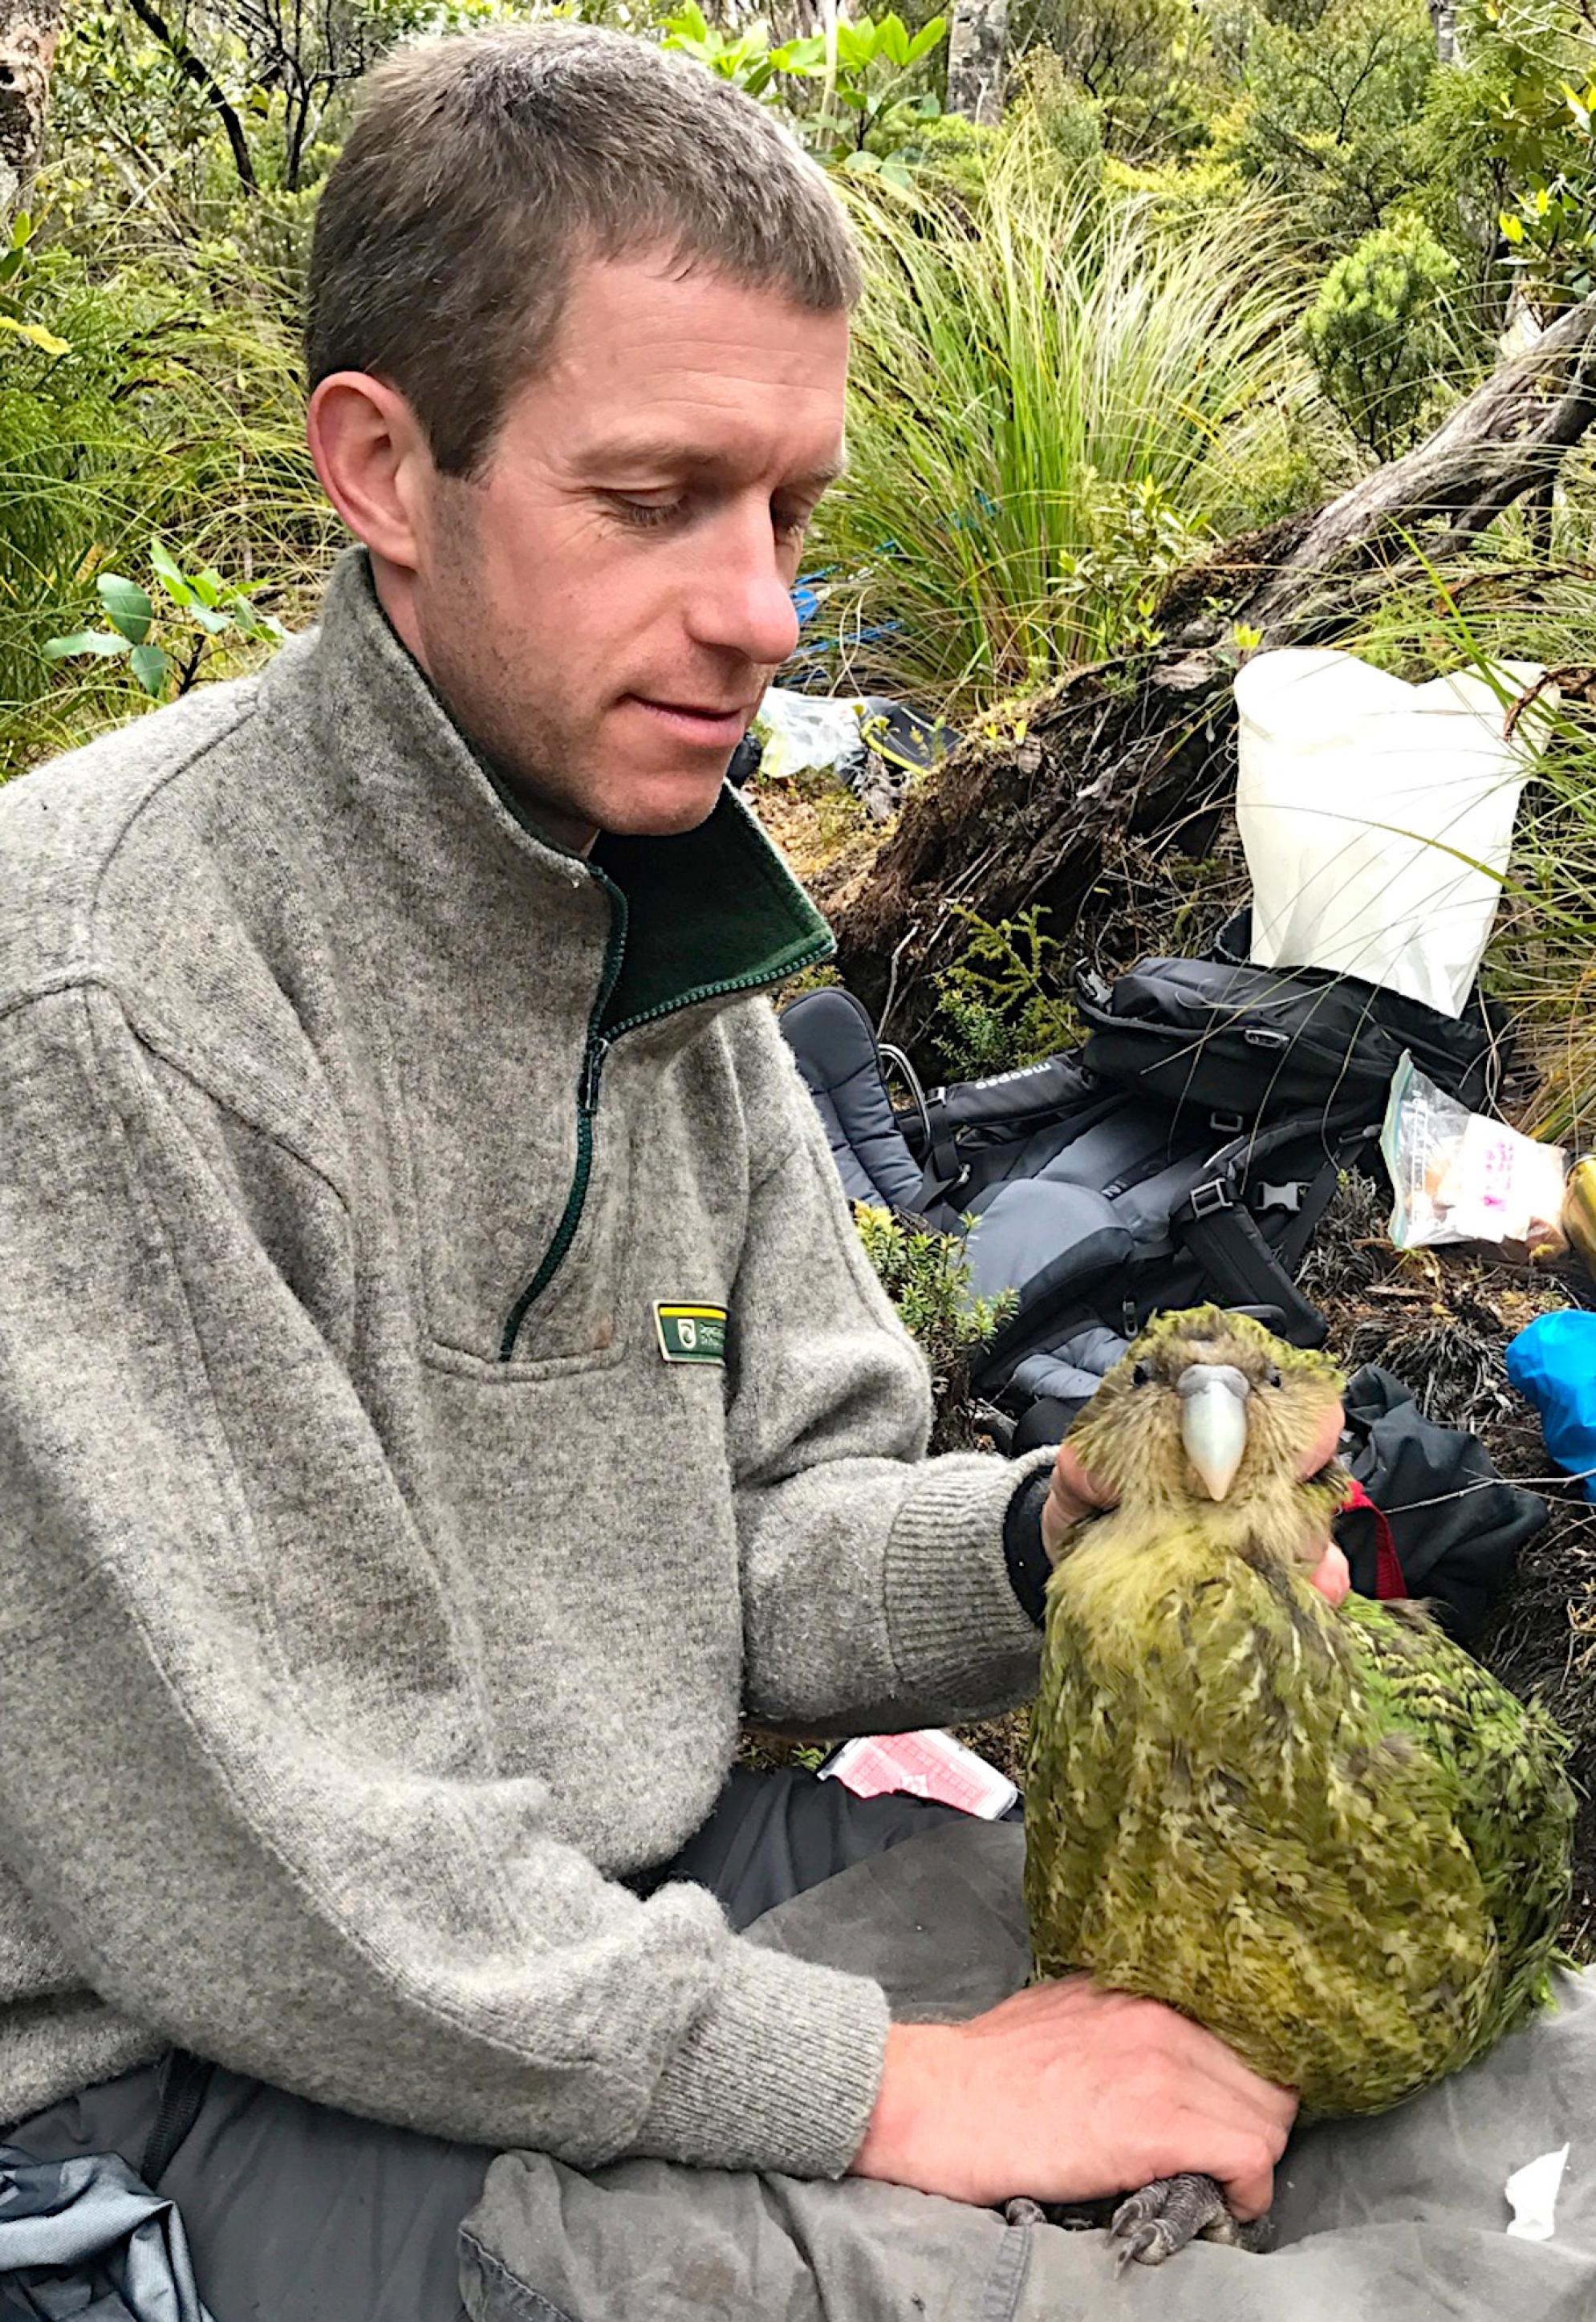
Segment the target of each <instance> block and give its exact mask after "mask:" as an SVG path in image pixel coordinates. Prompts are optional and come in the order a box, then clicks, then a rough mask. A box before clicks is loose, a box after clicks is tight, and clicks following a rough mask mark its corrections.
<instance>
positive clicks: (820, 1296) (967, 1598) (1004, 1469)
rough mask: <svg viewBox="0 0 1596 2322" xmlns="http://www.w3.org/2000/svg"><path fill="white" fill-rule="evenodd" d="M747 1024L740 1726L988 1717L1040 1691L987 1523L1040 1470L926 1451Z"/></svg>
mask: <svg viewBox="0 0 1596 2322" xmlns="http://www.w3.org/2000/svg"><path fill="white" fill-rule="evenodd" d="M760 1015H761V1017H762V1018H763V1022H764V1026H765V1028H766V1038H765V1039H764V1042H763V1043H762V1047H761V1050H760V1051H759V1052H757V1061H756V1062H755V1064H754V1065H753V1067H752V1070H753V1074H754V1075H755V1076H756V1078H757V1080H758V1081H759V1082H760V1083H762V1094H761V1097H760V1098H758V1099H756V1100H755V1101H754V1102H752V1104H751V1107H750V1110H751V1112H752V1113H753V1114H754V1115H755V1117H757V1118H758V1117H761V1116H762V1117H763V1123H764V1125H766V1128H767V1132H768V1141H769V1143H770V1144H771V1145H773V1146H774V1147H775V1152H776V1154H777V1156H778V1157H777V1158H776V1159H775V1161H774V1163H773V1164H771V1165H770V1166H767V1168H766V1173H765V1175H763V1177H761V1178H759V1179H757V1182H756V1184H755V1185H754V1189H753V1192H752V1194H751V1197H750V1208H749V1217H748V1230H747V1234H746V1237H745V1240H744V1257H743V1263H742V1266H741V1269H740V1272H739V1274H738V1281H737V1285H736V1289H735V1293H734V1295H733V1301H732V1318H733V1319H732V1349H731V1364H732V1400H731V1412H730V1430H731V1446H732V1458H733V1466H734V1473H735V1476H736V1483H737V1491H738V1532H739V1538H740V1541H741V1551H742V1559H743V1573H744V1630H745V1637H746V1647H747V1677H746V1680H745V1682H746V1687H747V1692H748V1708H749V1713H750V1714H751V1715H753V1716H755V1717H758V1718H762V1719H764V1720H766V1722H768V1723H773V1724H777V1725H792V1726H796V1727H800V1728H802V1727H811V1728H812V1727H814V1726H816V1725H819V1726H820V1727H821V1728H822V1730H825V1731H829V1732H839V1731H853V1732H873V1731H874V1732H879V1731H881V1730H883V1729H884V1728H891V1729H895V1730H899V1731H902V1730H905V1729H908V1728H912V1727H914V1726H919V1725H927V1724H939V1723H951V1722H954V1721H957V1720H960V1719H964V1718H970V1717H979V1716H984V1715H988V1714H992V1713H993V1712H995V1711H996V1710H1000V1709H1006V1708H1009V1707H1012V1706H1013V1705H1014V1703H1016V1702H1017V1701H1020V1700H1022V1699H1023V1698H1025V1697H1026V1696H1029V1695H1030V1694H1031V1693H1032V1692H1033V1691H1034V1690H1035V1686H1036V1672H1037V1663H1038V1656H1039V1651H1040V1637H1039V1633H1038V1631H1037V1628H1036V1625H1035V1623H1034V1622H1033V1621H1032V1618H1031V1617H1030V1615H1029V1614H1028V1613H1027V1612H1026V1611H1025V1610H1024V1608H1023V1606H1022V1604H1021V1603H1020V1601H1019V1599H1018V1597H1017V1595H1016V1594H1015V1589H1014V1582H1013V1580H1012V1578H1011V1577H1010V1570H1009V1563H1008V1559H1007V1558H1006V1557H1005V1554H1004V1519H1005V1517H1006V1515H1007V1514H1008V1512H1009V1509H1010V1506H1011V1504H1012V1503H1013V1502H1014V1498H1015V1495H1016V1493H1017V1492H1019V1491H1020V1490H1022V1489H1023V1487H1024V1486H1025V1484H1026V1483H1027V1481H1028V1479H1029V1478H1030V1477H1031V1476H1032V1475H1035V1474H1038V1473H1041V1472H1045V1470H1046V1469H1047V1468H1048V1467H1050V1465H1051V1459H1052V1455H1051V1453H1050V1452H1047V1451H1042V1452H1039V1453H1036V1454H1033V1455H1032V1456H1031V1457H1030V1458H1026V1459H1022V1460H1009V1459H1004V1458H997V1457H996V1456H995V1455H993V1454H990V1453H987V1454H981V1453H949V1454H947V1455H944V1456H943V1457H941V1458H926V1456H925V1449H926V1442H927V1438H928V1436H929V1434H930V1430H931V1383H930V1379H929V1376H928V1374H927V1370H926V1366H925V1361H924V1358H923V1357H922V1354H921V1352H920V1350H919V1348H917V1347H916V1346H915V1344H914V1342H913V1339H911V1338H910V1337H909V1335H908V1333H907V1331H906V1330H904V1329H903V1325H902V1323H901V1322H900V1321H898V1318H897V1315H896V1313H895V1312H894V1309H893V1306H892V1303H891V1301H890V1300H889V1299H888V1298H887V1296H886V1294H885V1291H884V1290H883V1289H882V1287H881V1284H880V1283H879V1282H878V1280H877V1279H876V1273H875V1270H874V1268H873V1267H872V1266H871V1265H870V1262H869V1260H868V1258H867V1257H866V1256H865V1252H864V1248H863V1246H862V1244H861V1243H860V1240H859V1238H858V1232H857V1231H856V1230H855V1228H854V1223H853V1219H852V1217H851V1215H850V1213H849V1211H848V1203H847V1202H846V1200H845V1198H844V1196H843V1193H842V1189H841V1187H840V1185H839V1183H838V1178H837V1171H836V1166H835V1165H834V1163H833V1161H832V1159H831V1155H830V1149H829V1147H828V1146H827V1143H826V1138H825V1134H824V1131H823V1129H821V1123H820V1120H819V1117H818V1115H817V1114H816V1112H815V1110H814V1106H813V1104H812V1102H811V1101H810V1098H809V1096H808V1093H807V1092H806V1091H805V1090H804V1088H803V1083H802V1082H801V1081H800V1080H799V1078H798V1075H797V1074H796V1072H795V1071H794V1070H793V1065H792V1063H791V1059H790V1058H789V1057H788V1055H787V1051H786V1047H785V1044H784V1042H783V1040H782V1038H781V1035H780V1033H779V1031H778V1030H777V1029H776V1027H775V1021H774V1019H773V1018H772V1017H771V1016H770V1013H769V1010H767V1009H766V1010H761V1011H760Z"/></svg>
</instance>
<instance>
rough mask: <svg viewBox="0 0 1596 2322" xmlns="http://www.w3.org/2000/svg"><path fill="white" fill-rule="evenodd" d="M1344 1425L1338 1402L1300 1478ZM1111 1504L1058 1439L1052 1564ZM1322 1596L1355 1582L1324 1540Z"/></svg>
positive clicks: (1049, 1541)
mask: <svg viewBox="0 0 1596 2322" xmlns="http://www.w3.org/2000/svg"><path fill="white" fill-rule="evenodd" d="M1345 1425H1346V1414H1345V1412H1344V1411H1343V1410H1342V1407H1341V1405H1340V1403H1337V1404H1336V1405H1335V1409H1334V1410H1333V1411H1330V1412H1326V1413H1325V1423H1324V1425H1323V1427H1322V1428H1321V1429H1320V1430H1319V1433H1318V1436H1317V1438H1316V1440H1315V1442H1314V1446H1313V1449H1312V1450H1311V1451H1310V1453H1309V1454H1308V1457H1307V1459H1306V1460H1305V1461H1304V1463H1303V1468H1302V1473H1303V1475H1304V1476H1305V1477H1306V1476H1316V1475H1317V1473H1318V1471H1319V1469H1320V1468H1321V1467H1325V1466H1326V1465H1327V1463H1328V1462H1329V1461H1330V1460H1332V1459H1334V1458H1335V1447H1336V1445H1337V1444H1338V1443H1339V1442H1340V1440H1341V1436H1342V1431H1343V1429H1344V1427H1345ZM1113 1505H1114V1494H1113V1493H1112V1492H1110V1491H1107V1490H1105V1488H1104V1486H1102V1485H1101V1484H1099V1483H1098V1482H1097V1481H1096V1479H1095V1477H1093V1476H1088V1475H1087V1471H1086V1469H1085V1468H1084V1467H1082V1466H1081V1464H1080V1461H1079V1460H1078V1458H1076V1456H1075V1451H1074V1449H1073V1447H1072V1446H1071V1445H1070V1444H1069V1443H1067V1442H1066V1443H1060V1444H1059V1456H1058V1458H1056V1459H1055V1460H1054V1462H1053V1475H1052V1481H1051V1483H1050V1486H1049V1488H1048V1495H1047V1498H1046V1500H1045V1501H1044V1502H1043V1504H1042V1511H1041V1544H1042V1546H1043V1547H1044V1548H1045V1549H1046V1550H1047V1552H1048V1557H1049V1559H1050V1562H1052V1563H1054V1564H1057V1562H1058V1561H1059V1553H1060V1551H1061V1550H1063V1549H1064V1548H1065V1546H1066V1545H1067V1544H1068V1542H1069V1535H1070V1533H1071V1532H1072V1531H1074V1529H1075V1527H1076V1525H1077V1524H1078V1523H1079V1522H1081V1521H1082V1519H1083V1518H1084V1517H1087V1516H1090V1515H1097V1514H1100V1513H1102V1511H1103V1510H1104V1509H1105V1508H1111V1507H1113ZM1308 1577H1309V1579H1310V1580H1311V1581H1312V1582H1313V1585H1314V1586H1315V1587H1316V1589H1317V1590H1318V1592H1319V1594H1320V1595H1321V1596H1323V1597H1325V1599H1326V1600H1327V1601H1328V1602H1329V1603H1330V1604H1340V1603H1341V1601H1342V1599H1343V1598H1344V1596H1345V1595H1346V1594H1347V1591H1348V1590H1349V1589H1350V1588H1351V1586H1352V1585H1353V1577H1352V1574H1351V1572H1350V1571H1349V1570H1348V1569H1347V1561H1346V1559H1345V1557H1344V1555H1343V1554H1342V1552H1341V1550H1340V1549H1338V1548H1337V1547H1336V1545H1335V1541H1334V1540H1326V1541H1325V1553H1324V1555H1323V1557H1321V1559H1319V1562H1318V1564H1317V1566H1316V1568H1315V1569H1314V1570H1313V1571H1312V1572H1311V1573H1310V1574H1309V1575H1308Z"/></svg>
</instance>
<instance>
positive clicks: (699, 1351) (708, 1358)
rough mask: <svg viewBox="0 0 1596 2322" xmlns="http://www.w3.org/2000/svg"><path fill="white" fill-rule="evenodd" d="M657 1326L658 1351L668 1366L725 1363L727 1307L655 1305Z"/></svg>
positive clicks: (655, 1323)
mask: <svg viewBox="0 0 1596 2322" xmlns="http://www.w3.org/2000/svg"><path fill="white" fill-rule="evenodd" d="M654 1325H655V1328H656V1330H657V1331H658V1332H659V1351H660V1353H661V1354H662V1355H663V1356H664V1357H665V1360H666V1362H667V1363H723V1362H724V1361H725V1360H726V1309H725V1307H724V1306H688V1305H681V1306H671V1305H656V1307H655V1310H654Z"/></svg>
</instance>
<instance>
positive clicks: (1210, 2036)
mask: <svg viewBox="0 0 1596 2322" xmlns="http://www.w3.org/2000/svg"><path fill="white" fill-rule="evenodd" d="M1177 2020H1178V2021H1179V2024H1180V2025H1181V2029H1182V2031H1183V2032H1184V2033H1186V2034H1189V2040H1188V2042H1186V2043H1183V2050H1182V2052H1179V2053H1178V2054H1177V2056H1176V2058H1175V2061H1176V2062H1177V2063H1178V2064H1179V2066H1180V2067H1181V2069H1182V2070H1184V2071H1194V2072H1200V2073H1201V2074H1202V2076H1203V2078H1204V2079H1205V2080H1207V2081H1209V2082H1211V2084H1212V2086H1213V2088H1214V2090H1215V2100H1216V2102H1219V2103H1222V2104H1225V2105H1227V2106H1234V2107H1236V2111H1237V2119H1238V2122H1239V2123H1240V2124H1242V2125H1247V2126H1254V2125H1255V2126H1257V2127H1258V2128H1259V2129H1260V2130H1261V2131H1262V2132H1263V2133H1264V2134H1265V2135H1269V2136H1270V2137H1278V2138H1279V2139H1280V2145H1281V2147H1282V2148H1283V2147H1284V2144H1285V2141H1286V2138H1287V2136H1288V2135H1289V2132H1290V2127H1291V2123H1292V2122H1293V2121H1294V2120H1295V2119H1296V2117H1297V2098H1296V2097H1295V2096H1294V2095H1293V2094H1292V2092H1291V2090H1290V2089H1282V2088H1279V2087H1277V2086H1276V2084H1275V2082H1274V2081H1273V2080H1264V2079H1263V2078H1262V2076H1261V2074H1260V2073H1258V2072H1255V2071H1253V2070H1252V2066H1251V2065H1250V2064H1246V2063H1243V2061H1242V2059H1241V2057H1240V2056H1238V2055H1237V2054H1236V2052H1235V2050H1234V2048H1232V2047H1229V2046H1227V2045H1226V2043H1225V2041H1223V2040H1221V2039H1219V2038H1218V2037H1217V2036H1216V2035H1215V2034H1214V2033H1212V2032H1206V2031H1205V2030H1204V2029H1203V2027H1202V2025H1200V2024H1191V2023H1188V2021H1187V2019H1186V2018H1185V2017H1184V2016H1182V2017H1179V2018H1178V2019H1177Z"/></svg>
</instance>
